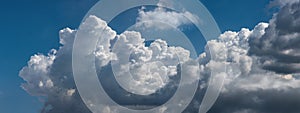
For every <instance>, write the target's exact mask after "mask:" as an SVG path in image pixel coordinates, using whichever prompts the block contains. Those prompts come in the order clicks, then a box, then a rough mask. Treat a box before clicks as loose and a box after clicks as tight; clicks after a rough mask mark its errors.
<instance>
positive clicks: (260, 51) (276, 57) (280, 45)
mask: <svg viewBox="0 0 300 113" xmlns="http://www.w3.org/2000/svg"><path fill="white" fill-rule="evenodd" d="M249 45H250V50H249V54H250V55H256V56H259V57H261V62H262V63H263V65H264V66H263V68H265V69H267V70H271V71H275V72H277V73H286V74H287V73H299V72H300V2H295V3H292V4H285V5H284V6H283V7H282V8H281V9H280V10H279V12H278V13H276V14H275V15H274V17H273V18H272V19H271V20H270V23H269V27H268V28H267V29H266V31H265V34H264V35H263V36H262V37H252V38H250V41H249Z"/></svg>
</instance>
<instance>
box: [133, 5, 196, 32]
mask: <svg viewBox="0 0 300 113" xmlns="http://www.w3.org/2000/svg"><path fill="white" fill-rule="evenodd" d="M199 22H200V20H199V17H198V16H196V15H194V14H192V13H190V12H188V11H182V12H176V11H167V10H166V9H164V8H162V7H158V8H155V9H154V10H153V11H145V8H142V9H140V10H139V17H138V18H137V26H138V27H146V28H149V27H154V28H158V29H168V28H170V27H179V26H181V25H186V24H192V23H199ZM162 23H163V24H162Z"/></svg>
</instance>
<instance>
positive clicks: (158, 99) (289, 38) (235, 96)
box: [19, 0, 300, 113]
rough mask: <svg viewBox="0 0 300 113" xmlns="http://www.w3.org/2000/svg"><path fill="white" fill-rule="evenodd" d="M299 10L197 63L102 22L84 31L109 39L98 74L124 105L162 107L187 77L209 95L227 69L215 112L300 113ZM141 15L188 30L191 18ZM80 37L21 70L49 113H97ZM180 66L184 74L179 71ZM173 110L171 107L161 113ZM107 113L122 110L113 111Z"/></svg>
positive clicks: (219, 45)
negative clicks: (83, 71)
mask: <svg viewBox="0 0 300 113" xmlns="http://www.w3.org/2000/svg"><path fill="white" fill-rule="evenodd" d="M279 1H280V0H279ZM299 4H300V3H299V2H288V3H285V4H283V5H282V7H281V9H280V11H279V12H278V13H276V14H275V15H274V17H273V18H272V19H271V20H270V22H269V23H259V24H258V25H257V26H256V27H255V28H254V29H253V30H249V29H246V28H243V29H241V30H240V31H238V32H234V31H227V32H225V33H223V34H222V35H220V37H219V38H218V39H217V40H211V41H209V42H207V46H206V48H205V52H204V53H202V54H200V55H199V58H198V59H196V60H194V59H191V58H190V53H189V51H188V50H186V49H184V48H182V47H174V46H169V45H168V44H167V42H166V41H164V40H160V39H157V40H155V41H154V42H152V43H151V44H150V45H149V46H145V43H144V41H145V40H144V38H143V37H142V36H141V34H140V33H138V32H135V31H126V32H124V33H122V34H119V35H118V34H116V33H115V31H114V30H112V29H111V28H110V27H109V26H107V23H106V22H105V21H103V20H101V19H99V18H97V17H95V16H90V17H89V18H87V19H86V21H85V23H84V24H85V25H84V27H83V28H82V29H83V30H87V31H90V32H91V34H94V35H95V36H98V35H102V36H103V37H101V38H100V39H99V42H98V44H97V47H96V51H95V52H94V54H93V55H95V57H96V65H97V67H98V68H99V70H100V72H99V73H98V74H100V75H101V76H103V80H101V82H103V83H102V85H103V87H106V91H107V93H108V94H109V95H112V98H113V99H114V100H115V101H117V102H120V104H122V105H125V106H128V107H130V106H132V104H136V103H138V104H139V103H140V104H144V103H147V104H145V106H148V107H149V106H151V105H154V106H155V105H159V104H161V103H163V102H165V101H166V100H168V97H171V96H172V93H174V92H175V91H176V88H177V87H176V84H178V79H179V78H180V77H179V76H183V75H184V76H188V77H189V78H190V79H187V81H183V82H184V83H185V84H189V83H191V82H196V81H198V80H199V81H200V85H199V88H198V91H197V93H196V94H197V95H202V96H203V94H204V91H205V89H206V87H207V83H208V81H209V75H210V74H211V73H213V72H214V71H220V70H221V69H224V67H226V74H224V73H223V74H222V75H224V76H226V79H225V81H224V87H223V89H222V92H221V95H220V97H219V99H218V101H217V102H216V104H215V105H214V106H213V107H212V109H211V110H210V111H209V113H220V112H222V113H299V112H300V109H298V108H299V106H300V100H299V98H298V97H299V95H300V92H299V91H300V90H299V89H300V85H299V84H300V80H299V75H300V74H299V61H300V59H299V56H300V55H299V53H300V52H299V48H300V47H299V44H298V43H300V42H299V37H300V36H299V33H300V32H299V24H298V23H300V22H299V17H300V16H299V9H300V8H299ZM139 13H140V20H149V19H150V20H151V19H152V17H153V18H156V19H167V18H160V17H159V16H161V15H162V14H163V15H168V16H167V17H168V18H169V17H170V18H171V17H179V18H178V19H177V20H176V19H175V21H173V22H174V23H172V24H175V25H181V24H186V23H185V22H186V21H184V18H182V17H181V16H187V15H186V14H185V13H177V12H169V11H166V10H163V9H155V10H153V11H150V12H145V11H144V10H140V12H139ZM103 30H104V32H102V34H99V33H100V32H99V31H103ZM75 34H76V30H71V29H69V28H66V29H63V30H61V31H60V43H61V45H62V46H61V47H60V48H59V49H58V50H54V49H53V50H51V51H50V52H49V53H48V54H47V55H42V54H36V55H33V56H32V57H31V58H30V60H29V61H28V64H27V66H25V67H24V68H23V69H22V70H21V71H20V74H19V75H20V77H22V78H23V79H24V80H25V81H26V83H24V84H22V87H23V89H24V90H26V91H27V92H28V93H30V94H32V95H35V96H44V97H47V99H46V100H44V101H45V106H44V107H43V109H42V111H41V112H43V113H61V112H62V113H89V112H90V111H89V110H88V109H87V107H86V106H85V104H84V103H83V101H82V100H81V98H80V95H79V94H78V91H77V89H76V86H75V83H74V80H73V76H72V61H71V58H72V46H73V41H74V38H75ZM212 53H214V54H212ZM180 64H181V66H182V68H181V69H182V70H181V69H178V68H179V67H180ZM112 71H114V72H116V73H112ZM124 73H127V74H124ZM113 74H116V75H117V76H118V77H116V79H117V80H119V82H120V83H121V84H122V85H124V86H126V87H128V89H127V90H129V91H133V92H134V93H128V92H126V91H124V90H121V89H122V88H120V86H119V85H117V84H118V83H117V82H116V81H112V80H114V79H115V78H114V75H113ZM128 75H130V76H128ZM200 75H201V76H200ZM220 76H221V74H220ZM119 77H120V78H119ZM130 77H131V78H130ZM129 78H130V79H129ZM136 94H141V95H147V96H139V95H136ZM166 95H167V96H166ZM199 98H200V96H196V97H195V98H194V99H193V101H192V103H191V104H190V106H189V107H188V108H187V109H186V110H185V111H184V112H187V113H188V112H197V111H198V109H199V108H198V107H199V105H200V103H201V101H199V100H201V99H199ZM145 100H147V101H145ZM175 104H177V103H175ZM91 106H92V104H91ZM133 108H134V107H133ZM167 109H168V108H165V107H163V108H162V109H161V110H160V111H159V112H162V113H163V112H165V111H167ZM99 112H107V113H113V112H119V111H118V109H116V108H114V107H113V106H107V107H104V108H103V109H99Z"/></svg>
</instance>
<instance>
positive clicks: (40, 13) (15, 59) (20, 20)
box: [0, 0, 272, 113]
mask: <svg viewBox="0 0 300 113" xmlns="http://www.w3.org/2000/svg"><path fill="white" fill-rule="evenodd" d="M201 2H202V3H203V4H204V5H205V6H206V7H207V8H208V9H209V11H210V12H211V14H212V15H213V16H214V18H215V20H216V22H217V23H218V25H219V27H220V29H221V31H222V32H225V31H228V30H231V31H240V30H241V28H249V29H253V28H254V27H255V26H256V25H257V24H258V23H259V22H268V21H269V20H270V19H271V18H272V13H270V12H269V10H268V7H267V6H268V4H269V3H270V1H269V0H201ZM95 3H97V0H45V1H40V0H29V1H5V2H2V3H1V4H0V12H1V14H2V16H1V18H0V25H1V28H0V29H1V44H0V46H1V47H0V49H1V51H2V53H1V55H0V62H1V65H0V111H1V112H3V113H38V112H39V109H41V108H42V106H43V102H40V100H42V98H41V99H40V100H39V98H36V97H34V96H31V95H30V94H28V93H27V92H26V91H24V90H23V89H22V88H21V87H20V85H21V84H22V83H24V81H23V80H22V78H21V77H19V71H20V70H21V69H22V68H23V67H24V66H26V65H27V62H28V61H29V59H30V56H32V55H34V54H36V53H43V54H47V53H48V52H49V50H51V49H52V48H55V49H58V48H59V46H60V44H59V33H58V32H59V30H61V29H63V28H66V27H69V28H71V29H77V28H78V26H79V24H80V23H81V21H82V19H83V17H84V16H85V13H86V12H87V11H88V10H89V9H90V8H91V7H92V6H93V5H94V4H95Z"/></svg>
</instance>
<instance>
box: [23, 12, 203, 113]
mask: <svg viewBox="0 0 300 113" xmlns="http://www.w3.org/2000/svg"><path fill="white" fill-rule="evenodd" d="M80 30H83V31H84V32H88V34H89V35H92V36H100V34H99V33H101V35H102V36H103V37H101V38H100V39H99V41H98V44H97V46H96V51H95V52H94V54H93V55H95V57H96V65H97V68H98V70H100V72H99V74H100V75H102V76H107V77H106V78H105V79H106V80H105V81H106V82H104V83H103V84H104V86H106V88H113V89H114V90H108V93H109V94H114V95H115V96H114V97H113V98H116V99H117V100H118V101H121V102H123V103H124V102H125V103H124V104H127V105H130V103H135V102H140V103H141V102H144V98H141V97H137V98H134V99H136V100H134V99H131V100H130V99H129V100H130V101H125V100H126V97H127V98H128V95H134V94H135V93H136V94H141V95H149V96H148V97H147V98H149V99H154V98H156V97H159V96H160V95H162V94H160V92H166V91H167V90H168V91H170V89H167V88H166V87H173V88H172V89H171V90H173V89H175V88H174V86H173V85H171V83H174V82H173V79H172V78H174V77H175V76H178V75H180V74H182V73H183V74H188V76H187V77H190V78H189V79H188V81H184V83H186V84H189V83H191V82H195V81H197V80H199V79H200V77H199V73H198V65H197V61H196V60H192V59H191V58H190V52H189V51H188V50H186V49H184V48H182V47H175V46H169V45H168V44H167V42H166V41H164V40H161V39H157V40H154V42H152V43H151V44H150V46H148V47H147V46H145V43H144V41H145V39H143V38H142V37H141V34H140V33H138V32H135V31H126V32H124V33H122V34H120V35H117V34H116V32H115V31H113V30H112V29H111V28H110V27H109V26H107V24H106V22H105V21H103V20H101V19H100V18H97V17H96V16H90V17H88V18H87V19H86V20H85V21H84V22H83V24H82V26H81V27H80ZM101 31H103V32H101ZM76 32H77V31H76V30H71V29H69V28H66V29H63V30H61V31H60V44H61V45H62V46H61V47H60V48H59V50H54V49H53V50H51V51H50V52H49V54H48V55H42V54H37V55H34V56H32V57H31V58H30V60H29V61H28V65H27V66H25V67H24V68H23V69H22V70H21V71H20V74H19V75H20V77H22V78H23V79H24V80H25V81H26V83H24V84H23V85H22V87H23V89H24V90H26V91H27V92H28V93H30V94H32V95H35V96H45V97H47V99H46V100H45V106H44V108H43V109H42V112H46V113H57V112H72V113H77V112H80V113H82V112H89V110H88V109H87V107H86V106H85V105H84V103H83V101H82V100H81V98H80V96H79V93H78V92H77V89H76V86H75V84H74V80H73V75H72V60H71V58H72V47H73V41H74V37H75V34H76ZM193 62H194V63H193ZM110 64H111V65H112V69H110V67H111V66H110ZM180 64H183V65H184V66H186V69H184V70H182V71H178V66H179V65H180ZM184 66H183V67H184ZM124 67H128V68H124ZM185 70H186V71H185ZM111 71H114V73H112V72H111ZM113 74H116V78H117V80H119V81H118V82H120V83H121V85H122V86H123V88H129V89H127V90H128V91H132V92H133V94H132V93H128V92H126V91H122V90H121V88H120V87H119V86H118V85H113V83H112V82H107V81H113V79H114V75H113ZM130 77H131V78H132V79H128V78H130ZM122 83H123V84H122ZM105 84H106V85H105ZM172 92H174V91H170V92H167V93H170V94H169V95H170V96H171V93H172ZM164 95H165V93H164ZM121 97H124V98H121ZM130 97H131V96H130ZM160 98H163V99H162V100H166V99H167V98H166V97H160ZM127 100H128V99H127ZM162 100H152V101H149V102H150V104H151V103H152V104H153V103H160V102H162ZM105 110H106V111H111V110H112V109H108V108H107V109H105ZM113 111H114V110H113Z"/></svg>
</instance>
